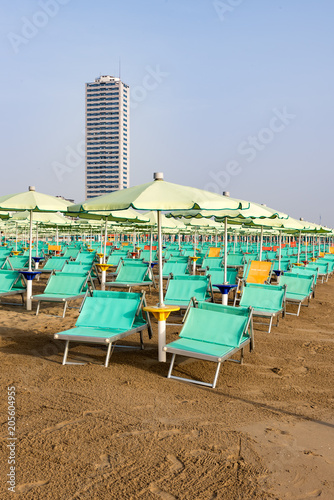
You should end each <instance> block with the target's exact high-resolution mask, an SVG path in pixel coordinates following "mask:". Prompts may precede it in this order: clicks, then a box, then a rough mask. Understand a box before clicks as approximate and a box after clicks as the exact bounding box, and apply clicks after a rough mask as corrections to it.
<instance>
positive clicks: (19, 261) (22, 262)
mask: <svg viewBox="0 0 334 500" xmlns="http://www.w3.org/2000/svg"><path fill="white" fill-rule="evenodd" d="M28 262H29V257H28V256H25V255H16V256H13V257H8V260H7V263H6V264H5V266H4V267H5V268H7V269H12V270H15V271H17V270H18V269H24V268H27V267H28Z"/></svg>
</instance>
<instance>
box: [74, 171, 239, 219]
mask: <svg viewBox="0 0 334 500" xmlns="http://www.w3.org/2000/svg"><path fill="white" fill-rule="evenodd" d="M246 206H248V205H246ZM130 207H132V208H135V209H136V210H162V211H169V210H190V209H203V210H213V209H215V210H225V209H229V210H232V211H233V210H236V209H240V208H243V206H242V204H241V203H240V202H239V201H236V200H233V199H232V198H229V197H226V196H221V195H218V194H216V193H211V192H209V191H204V190H202V189H197V188H193V187H188V186H182V185H179V184H173V183H171V182H166V181H164V180H162V179H161V174H156V180H155V181H153V182H149V183H147V184H141V185H139V186H134V187H131V188H129V189H122V190H120V191H114V192H113V193H110V194H106V195H103V196H99V197H97V198H92V199H90V200H87V201H85V202H83V203H79V204H77V205H71V206H70V207H69V210H70V211H71V213H75V212H76V213H79V212H89V211H112V210H124V209H126V208H130Z"/></svg>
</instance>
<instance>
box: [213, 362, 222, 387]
mask: <svg viewBox="0 0 334 500" xmlns="http://www.w3.org/2000/svg"><path fill="white" fill-rule="evenodd" d="M220 365H221V362H219V363H218V365H217V370H216V373H215V378H214V379H213V384H212V389H215V387H216V384H217V380H218V375H219V370H220Z"/></svg>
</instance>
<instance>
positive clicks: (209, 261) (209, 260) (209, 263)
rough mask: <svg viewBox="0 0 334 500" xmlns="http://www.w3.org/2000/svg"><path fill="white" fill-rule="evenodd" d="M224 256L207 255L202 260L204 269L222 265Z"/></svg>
mask: <svg viewBox="0 0 334 500" xmlns="http://www.w3.org/2000/svg"><path fill="white" fill-rule="evenodd" d="M222 262H223V259H222V257H205V258H204V259H203V262H202V269H211V268H213V267H214V268H217V267H221V266H222Z"/></svg>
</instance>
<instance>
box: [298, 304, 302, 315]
mask: <svg viewBox="0 0 334 500" xmlns="http://www.w3.org/2000/svg"><path fill="white" fill-rule="evenodd" d="M301 306H302V303H301V302H300V303H299V304H298V311H297V316H299V313H300V308H301Z"/></svg>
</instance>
